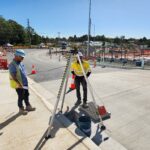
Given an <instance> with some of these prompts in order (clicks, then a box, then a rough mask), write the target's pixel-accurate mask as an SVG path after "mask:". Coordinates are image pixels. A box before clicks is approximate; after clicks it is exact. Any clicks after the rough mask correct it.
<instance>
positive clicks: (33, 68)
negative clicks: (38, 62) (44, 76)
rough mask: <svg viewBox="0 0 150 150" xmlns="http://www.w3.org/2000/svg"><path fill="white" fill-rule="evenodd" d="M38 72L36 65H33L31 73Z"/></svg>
mask: <svg viewBox="0 0 150 150" xmlns="http://www.w3.org/2000/svg"><path fill="white" fill-rule="evenodd" d="M36 73H37V71H36V70H35V66H34V65H32V71H31V74H36Z"/></svg>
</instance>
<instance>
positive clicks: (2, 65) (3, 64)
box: [0, 58, 8, 69]
mask: <svg viewBox="0 0 150 150" xmlns="http://www.w3.org/2000/svg"><path fill="white" fill-rule="evenodd" d="M0 69H8V63H7V59H4V58H0Z"/></svg>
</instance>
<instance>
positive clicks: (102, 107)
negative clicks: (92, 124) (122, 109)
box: [98, 106, 111, 118]
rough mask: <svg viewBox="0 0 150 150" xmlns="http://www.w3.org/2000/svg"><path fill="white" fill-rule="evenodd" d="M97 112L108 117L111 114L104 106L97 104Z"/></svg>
mask: <svg viewBox="0 0 150 150" xmlns="http://www.w3.org/2000/svg"><path fill="white" fill-rule="evenodd" d="M98 112H99V115H100V116H101V117H102V118H106V117H107V118H110V115H111V114H110V113H108V112H107V111H106V108H105V106H98Z"/></svg>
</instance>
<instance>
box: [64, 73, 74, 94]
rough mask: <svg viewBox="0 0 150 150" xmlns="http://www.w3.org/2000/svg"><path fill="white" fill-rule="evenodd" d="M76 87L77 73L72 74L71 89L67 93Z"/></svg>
mask: <svg viewBox="0 0 150 150" xmlns="http://www.w3.org/2000/svg"><path fill="white" fill-rule="evenodd" d="M75 88H76V86H75V75H72V80H71V85H70V87H69V90H68V91H67V93H69V92H71V91H72V90H74V89H75ZM67 93H66V94H67Z"/></svg>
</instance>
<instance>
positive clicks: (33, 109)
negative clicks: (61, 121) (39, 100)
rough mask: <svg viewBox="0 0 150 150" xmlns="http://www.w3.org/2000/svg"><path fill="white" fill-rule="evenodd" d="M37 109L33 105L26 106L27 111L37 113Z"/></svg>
mask: <svg viewBox="0 0 150 150" xmlns="http://www.w3.org/2000/svg"><path fill="white" fill-rule="evenodd" d="M35 109H36V108H35V107H32V106H31V105H29V106H26V111H35Z"/></svg>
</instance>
